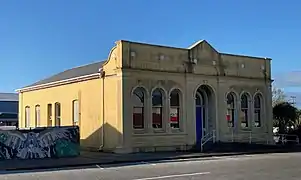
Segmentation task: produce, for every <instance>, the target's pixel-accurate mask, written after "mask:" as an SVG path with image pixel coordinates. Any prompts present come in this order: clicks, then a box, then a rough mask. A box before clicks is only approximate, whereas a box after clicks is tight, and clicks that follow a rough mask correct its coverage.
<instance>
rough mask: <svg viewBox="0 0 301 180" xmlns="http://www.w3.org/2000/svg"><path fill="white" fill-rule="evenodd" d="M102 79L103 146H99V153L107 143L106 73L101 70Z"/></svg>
mask: <svg viewBox="0 0 301 180" xmlns="http://www.w3.org/2000/svg"><path fill="white" fill-rule="evenodd" d="M100 78H101V79H102V125H101V143H102V144H101V145H100V146H99V151H103V148H104V144H105V143H104V141H105V135H104V134H105V130H104V128H105V126H104V125H105V92H104V91H105V71H103V70H102V69H101V70H100Z"/></svg>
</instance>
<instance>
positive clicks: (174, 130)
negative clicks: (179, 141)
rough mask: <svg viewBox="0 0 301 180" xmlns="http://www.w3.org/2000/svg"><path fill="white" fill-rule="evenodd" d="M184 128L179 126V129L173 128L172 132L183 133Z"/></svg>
mask: <svg viewBox="0 0 301 180" xmlns="http://www.w3.org/2000/svg"><path fill="white" fill-rule="evenodd" d="M182 132H183V130H182V129H180V128H178V129H171V133H182Z"/></svg>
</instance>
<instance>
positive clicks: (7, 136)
mask: <svg viewBox="0 0 301 180" xmlns="http://www.w3.org/2000/svg"><path fill="white" fill-rule="evenodd" d="M79 139H80V138H79V128H78V127H77V126H71V127H47V128H36V129H31V130H0V159H38V158H59V157H68V156H77V155H79Z"/></svg>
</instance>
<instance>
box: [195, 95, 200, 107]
mask: <svg viewBox="0 0 301 180" xmlns="http://www.w3.org/2000/svg"><path fill="white" fill-rule="evenodd" d="M195 98H196V99H195V104H196V105H197V106H201V105H202V101H201V97H200V96H199V95H198V94H196V95H195Z"/></svg>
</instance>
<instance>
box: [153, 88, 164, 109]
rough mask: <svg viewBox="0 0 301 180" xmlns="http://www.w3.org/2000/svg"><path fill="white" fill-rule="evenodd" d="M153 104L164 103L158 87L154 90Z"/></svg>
mask: <svg viewBox="0 0 301 180" xmlns="http://www.w3.org/2000/svg"><path fill="white" fill-rule="evenodd" d="M152 104H153V106H162V105H163V102H162V93H161V91H160V90H159V89H156V90H155V91H153V94H152Z"/></svg>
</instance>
